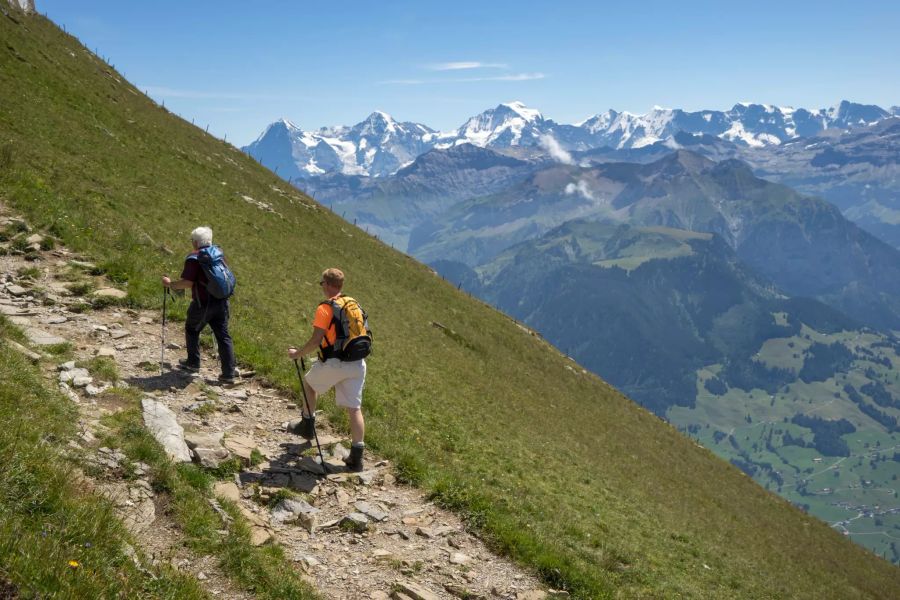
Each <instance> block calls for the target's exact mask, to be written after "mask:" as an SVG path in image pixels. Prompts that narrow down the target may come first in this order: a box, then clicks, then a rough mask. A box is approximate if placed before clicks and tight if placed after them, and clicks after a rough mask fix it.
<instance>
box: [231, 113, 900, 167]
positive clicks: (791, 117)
mask: <svg viewBox="0 0 900 600" xmlns="http://www.w3.org/2000/svg"><path fill="white" fill-rule="evenodd" d="M898 111H900V109H898V108H897V107H892V108H891V112H889V111H886V110H884V109H882V108H880V107H878V106H874V105H865V104H856V103H853V102H848V101H846V100H845V101H842V102H841V103H840V104H838V105H837V106H834V107H831V108H823V109H818V110H815V111H810V110H807V109H805V108H797V109H794V108H790V107H781V106H773V105H769V104H752V103H744V102H742V103H738V104H735V105H734V107H732V108H731V109H730V110H727V111H715V110H701V111H696V112H689V111H685V110H682V109H678V108H676V109H671V108H660V107H654V108H653V110H651V111H650V112H648V113H646V114H643V115H636V114H633V113H629V112H617V111H615V110H608V111H606V112H604V113H600V114H597V115H594V116H592V117H590V118H588V119H586V120H584V121H582V122H580V123H576V124H574V125H568V124H559V123H556V122H554V121H552V120H551V119H546V118H544V116H543V115H542V114H541V112H540V111H538V110H535V109H533V108H529V107H527V106H525V105H524V104H523V103H521V102H506V103H503V104H500V105H498V106H496V107H495V108H491V109H489V110H486V111H484V112H483V113H481V114H479V115H476V116H474V117H472V118H470V119H468V120H467V121H466V122H465V123H463V125H462V126H460V127H459V128H458V129H456V130H455V131H450V132H446V133H439V132H437V131H435V130H433V129H431V128H429V127H426V126H425V125H421V124H419V123H408V122H406V123H400V122H397V121H395V120H394V119H393V118H392V117H391V116H390V115H388V114H386V113H383V112H380V111H379V112H374V113H372V114H371V115H369V116H368V117H367V118H366V119H365V120H364V121H362V122H361V123H358V124H356V125H354V126H352V127H333V128H322V129H319V130H317V131H303V130H301V129H300V128H298V127H296V126H295V125H293V124H292V123H290V122H289V121H286V120H284V119H282V120H280V121H277V122H275V123H273V124H272V125H270V126H269V127H268V128H267V129H266V130H265V131H264V132H263V134H262V135H261V136H260V137H259V138H258V139H257V140H256V141H255V142H253V143H252V144H250V145H249V146H247V147H245V148H244V150H245V151H247V152H248V153H249V154H250V155H252V156H253V157H255V158H257V159H258V160H260V162H262V164H264V165H266V166H267V167H269V168H271V169H273V170H275V169H277V170H278V173H279V175H281V176H282V177H285V178H304V179H306V178H310V177H316V176H319V175H323V174H326V173H341V174H344V175H364V176H371V177H380V176H385V175H390V174H392V173H395V172H396V171H397V170H399V169H400V168H402V167H403V166H405V165H407V164H409V163H411V162H412V161H413V160H415V159H416V157H418V156H420V155H421V154H423V153H425V152H427V151H429V150H431V149H433V148H439V149H440V148H449V147H451V146H458V145H461V144H473V145H475V146H480V147H488V148H509V147H513V146H542V147H545V148H548V150H549V148H550V147H552V148H554V150H558V149H562V150H565V151H573V150H591V149H595V148H602V147H609V148H614V149H619V150H621V149H632V148H643V147H645V146H650V145H652V144H657V143H660V142H662V143H664V144H667V145H670V146H671V147H672V148H678V147H680V146H679V145H678V143H677V141H676V140H675V138H676V136H677V135H678V134H679V133H680V132H686V133H691V134H700V135H710V136H716V137H718V138H721V139H723V140H727V141H730V142H733V143H735V144H738V145H739V146H743V147H748V148H761V147H766V146H774V145H780V144H783V143H784V142H787V141H789V140H793V139H796V138H798V137H808V136H814V135H818V134H819V133H821V132H822V131H825V130H840V131H845V130H849V129H853V128H857V127H863V126H866V125H871V124H873V123H876V122H878V121H881V120H883V119H886V118H889V117H891V115H892V113H893V114H897V113H898ZM550 138H552V139H550Z"/></svg>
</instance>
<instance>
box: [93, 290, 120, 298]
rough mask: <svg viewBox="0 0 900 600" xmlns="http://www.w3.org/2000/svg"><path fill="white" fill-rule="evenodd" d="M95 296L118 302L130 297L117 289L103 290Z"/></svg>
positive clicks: (96, 292) (95, 293) (98, 291)
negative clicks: (113, 299)
mask: <svg viewBox="0 0 900 600" xmlns="http://www.w3.org/2000/svg"><path fill="white" fill-rule="evenodd" d="M93 295H94V296H96V297H97V298H115V299H117V300H122V299H123V298H127V297H128V292H123V291H122V290H117V289H116V288H101V289H99V290H97V291H95V292H94V294H93Z"/></svg>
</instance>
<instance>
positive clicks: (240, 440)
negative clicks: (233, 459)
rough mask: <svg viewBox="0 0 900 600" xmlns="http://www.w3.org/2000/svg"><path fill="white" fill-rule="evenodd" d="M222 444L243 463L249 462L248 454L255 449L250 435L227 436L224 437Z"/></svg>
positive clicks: (254, 443) (254, 442)
mask: <svg viewBox="0 0 900 600" xmlns="http://www.w3.org/2000/svg"><path fill="white" fill-rule="evenodd" d="M224 444H225V447H226V448H228V449H229V450H230V451H231V452H232V454H234V455H235V456H237V457H238V458H240V459H241V460H243V461H244V462H245V463H247V464H250V455H251V454H252V452H253V450H254V449H256V441H254V439H253V438H252V437H247V436H243V435H235V436H228V437H227V438H225V441H224Z"/></svg>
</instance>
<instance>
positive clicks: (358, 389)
mask: <svg viewBox="0 0 900 600" xmlns="http://www.w3.org/2000/svg"><path fill="white" fill-rule="evenodd" d="M319 285H320V286H322V293H323V294H324V295H325V298H326V300H325V302H322V303H321V304H319V306H318V307H317V308H316V314H315V318H314V319H313V332H312V335H311V336H310V338H309V340H307V342H306V343H305V344H304V345H303V346H302V347H301V348H300V349H299V350H298V349H297V348H294V347H291V348H288V356H289V357H290V358H292V359H295V360H296V359H297V358H300V357H302V356H305V355H307V354H309V353H310V352H312V351H314V350H318V355H319V360H318V362H316V363H314V364H313V366H312V368H311V369H310V370H309V372H308V373H307V374H306V376H305V377H304V378H303V386H304V388H305V392H306V398H307V400H308V402H309V407H308V410H307V407H306V406H304V407H303V409H302V417H303V418H302V419H300V421H299V422H297V423H296V424H294V425H293V426H292V427H291V431H292V433H296V434H298V435H300V436H301V437H304V438H306V439H312V438H313V437H314V436H315V427H316V421H315V418H316V417H315V415H316V400H317V398H318V396H319V395H321V394H324V393H325V392H327V391H328V390H330V389H331V388H332V387H333V388H334V390H335V402H336V403H337V405H338V406H343V407H344V408H346V409H347V416H348V417H349V418H350V438H351V441H352V446H351V448H350V456H349V457H347V458H345V459H344V463H345V464H346V465H347V468H348V469H350V470H351V471H362V469H363V449H364V448H365V443H364V441H363V438H364V437H365V428H366V426H365V421H364V420H363V414H362V391H363V385H364V384H365V380H366V361H365V357H366V356H368V354H369V350H370V348H371V343H372V339H371V333H370V332H369V330H368V322H367V318H366V314H365V312H364V311H363V310H362V309H361V308H360V306H359V304H358V303H357V302H356V301H355V300H354V299H353V298H350V297H349V296H345V295H343V294H342V293H341V290H342V289H343V287H344V273H343V272H342V271H341V270H340V269H326V270H325V271H324V272H323V273H322V280H321V281H320V282H319Z"/></svg>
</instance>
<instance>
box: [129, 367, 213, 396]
mask: <svg viewBox="0 0 900 600" xmlns="http://www.w3.org/2000/svg"><path fill="white" fill-rule="evenodd" d="M166 366H167V370H166V371H164V372H163V373H162V374H161V375H160V374H159V373H156V374H155V375H150V374H148V375H146V376H143V377H139V376H132V377H128V378H126V379H125V381H127V382H128V385H132V386H134V387H137V388H140V389H142V390H144V391H145V392H155V391H159V390H168V389H171V388H173V387H174V388H178V389H184V388H186V387H187V386H189V385H190V384H191V383H193V382H194V381H195V380H196V379H197V378H196V377H195V376H194V375H192V374H190V373H184V372H182V371H177V370H173V369H171V368H168V367H169V365H166Z"/></svg>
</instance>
